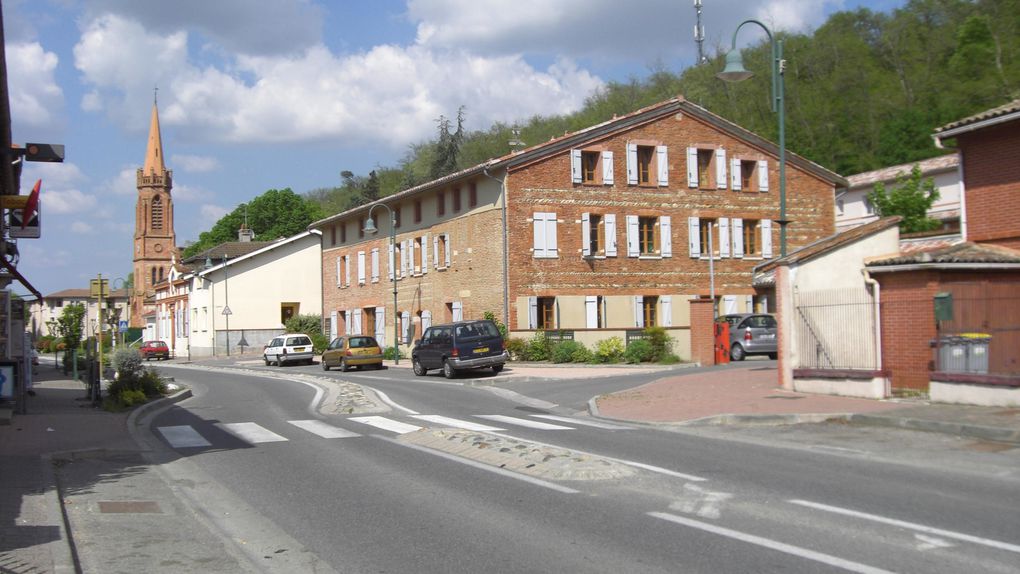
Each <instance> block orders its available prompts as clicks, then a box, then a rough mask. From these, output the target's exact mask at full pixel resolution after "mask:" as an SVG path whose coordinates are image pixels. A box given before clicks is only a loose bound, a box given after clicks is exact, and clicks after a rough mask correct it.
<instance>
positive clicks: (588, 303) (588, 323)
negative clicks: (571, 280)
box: [584, 295, 599, 329]
mask: <svg viewBox="0 0 1020 574" xmlns="http://www.w3.org/2000/svg"><path fill="white" fill-rule="evenodd" d="M598 304H599V298H598V297H596V296H595V295H587V296H585V298H584V321H585V327H587V328H588V329H598V328H599V310H598Z"/></svg>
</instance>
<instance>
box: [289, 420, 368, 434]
mask: <svg viewBox="0 0 1020 574" xmlns="http://www.w3.org/2000/svg"><path fill="white" fill-rule="evenodd" d="M287 422H288V423H290V424H292V425H294V426H296V427H298V428H300V429H304V430H306V431H308V432H310V433H312V434H315V435H319V436H321V437H322V438H351V437H356V436H361V435H360V434H358V433H356V432H351V431H349V430H346V429H342V428H340V427H335V426H333V425H331V424H326V423H324V422H322V421H320V420H310V421H287Z"/></svg>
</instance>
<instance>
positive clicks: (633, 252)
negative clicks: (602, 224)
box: [627, 215, 641, 257]
mask: <svg viewBox="0 0 1020 574" xmlns="http://www.w3.org/2000/svg"><path fill="white" fill-rule="evenodd" d="M638 233H639V231H638V216H636V215H628V216H627V257H637V256H638V255H639V254H640V252H641V246H640V245H639V239H638Z"/></svg>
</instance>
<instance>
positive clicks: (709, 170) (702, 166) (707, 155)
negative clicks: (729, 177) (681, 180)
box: [687, 147, 739, 189]
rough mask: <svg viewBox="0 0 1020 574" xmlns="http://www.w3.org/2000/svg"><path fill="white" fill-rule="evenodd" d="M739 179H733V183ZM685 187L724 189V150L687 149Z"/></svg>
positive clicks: (706, 148)
mask: <svg viewBox="0 0 1020 574" xmlns="http://www.w3.org/2000/svg"><path fill="white" fill-rule="evenodd" d="M738 180H739V178H735V179H734V182H736V181H738ZM687 187H690V188H694V189H726V150H724V149H722V148H710V147H702V148H699V147H689V148H687Z"/></svg>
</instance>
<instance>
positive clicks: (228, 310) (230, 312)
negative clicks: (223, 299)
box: [223, 305, 234, 315]
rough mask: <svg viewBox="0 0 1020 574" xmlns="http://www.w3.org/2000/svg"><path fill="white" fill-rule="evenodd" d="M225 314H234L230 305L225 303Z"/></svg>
mask: <svg viewBox="0 0 1020 574" xmlns="http://www.w3.org/2000/svg"><path fill="white" fill-rule="evenodd" d="M223 314H224V315H233V314H234V313H233V312H232V311H231V310H230V307H228V306H226V305H224V306H223Z"/></svg>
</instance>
